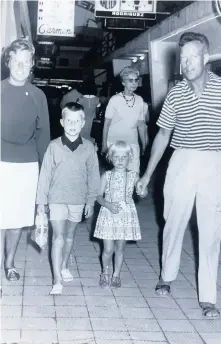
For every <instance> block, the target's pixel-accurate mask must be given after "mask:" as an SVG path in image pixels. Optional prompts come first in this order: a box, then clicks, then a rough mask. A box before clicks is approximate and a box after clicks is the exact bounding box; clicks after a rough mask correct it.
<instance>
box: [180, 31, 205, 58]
mask: <svg viewBox="0 0 221 344" xmlns="http://www.w3.org/2000/svg"><path fill="white" fill-rule="evenodd" d="M193 41H197V42H199V43H201V44H202V46H203V51H204V53H208V52H209V40H208V38H207V37H206V36H205V35H203V34H202V33H198V32H184V33H183V34H182V36H181V37H180V41H179V47H180V48H182V47H183V46H184V45H185V44H187V43H189V42H193Z"/></svg>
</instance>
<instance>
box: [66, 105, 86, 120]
mask: <svg viewBox="0 0 221 344" xmlns="http://www.w3.org/2000/svg"><path fill="white" fill-rule="evenodd" d="M66 110H70V111H73V112H77V111H81V112H82V119H83V120H85V113H84V107H83V106H82V105H81V104H79V103H75V102H69V103H67V104H66V105H65V107H64V108H63V109H62V112H61V116H62V118H63V119H64V117H65V112H66Z"/></svg>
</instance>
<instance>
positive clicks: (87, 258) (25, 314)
mask: <svg viewBox="0 0 221 344" xmlns="http://www.w3.org/2000/svg"><path fill="white" fill-rule="evenodd" d="M153 209H154V208H153V205H152V201H151V199H150V197H149V198H147V199H146V200H142V201H140V202H139V204H138V212H139V217H140V221H141V224H142V236H143V239H142V241H140V242H138V243H137V244H135V243H133V244H128V245H127V248H126V254H125V264H124V266H123V271H122V288H121V289H119V290H110V289H103V290H102V289H100V288H99V287H98V280H99V274H100V264H99V259H98V256H99V253H100V247H99V244H98V243H97V242H93V241H90V240H89V230H88V228H87V226H86V224H85V223H84V222H83V223H82V224H81V226H80V228H79V229H78V232H77V235H76V241H75V247H74V252H73V254H72V256H71V262H70V267H71V271H72V272H73V274H74V277H75V279H74V281H73V282H72V283H69V284H66V285H65V287H64V292H63V295H62V296H57V297H53V296H49V294H48V293H49V291H50V288H51V272H50V267H49V262H48V257H47V255H48V252H47V251H44V252H43V253H42V254H39V253H38V252H36V251H35V250H34V248H33V247H32V246H30V245H29V244H27V243H26V233H23V236H22V239H21V242H20V244H19V248H18V252H17V258H16V265H17V267H18V268H19V271H20V273H21V279H20V280H19V281H18V282H16V283H15V282H14V283H9V282H8V281H6V280H5V279H4V278H3V298H2V300H1V304H2V306H1V325H2V332H1V335H2V338H1V341H0V342H1V343H7V344H9V343H23V344H25V343H26V344H31V343H37V344H40V343H42V344H52V343H59V344H65V343H66V344H70V343H73V344H151V343H152V344H153V343H154V344H166V343H170V344H202V343H204V344H220V343H221V320H220V319H219V320H205V319H203V317H202V316H201V311H200V309H199V306H198V302H197V293H196V282H195V272H194V269H195V264H194V259H193V249H192V241H191V235H190V232H189V231H187V232H186V235H185V239H184V246H183V251H182V258H181V265H180V272H179V276H178V278H177V280H176V282H175V283H174V284H173V289H172V291H173V294H172V296H170V297H157V295H156V294H155V293H154V287H155V284H156V281H157V279H158V274H159V254H158V244H157V241H158V226H157V223H156V220H155V215H154V210H153ZM218 284H219V292H218V305H219V307H220V308H221V295H220V294H221V266H220V267H219V273H218Z"/></svg>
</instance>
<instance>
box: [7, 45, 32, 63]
mask: <svg viewBox="0 0 221 344" xmlns="http://www.w3.org/2000/svg"><path fill="white" fill-rule="evenodd" d="M19 50H20V51H23V50H27V51H29V52H30V53H31V57H32V60H33V59H34V55H35V48H34V46H33V44H32V43H31V42H30V41H27V40H26V39H16V40H15V41H13V42H12V43H11V44H10V45H9V46H8V47H7V48H6V49H5V50H4V53H3V59H4V62H5V65H6V66H7V67H8V64H9V61H10V58H11V55H12V53H14V54H16V53H17V51H19Z"/></svg>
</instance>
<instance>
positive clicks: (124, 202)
mask: <svg viewBox="0 0 221 344" xmlns="http://www.w3.org/2000/svg"><path fill="white" fill-rule="evenodd" d="M136 181H137V173H136V172H134V171H127V172H126V171H125V172H112V171H107V172H106V187H105V200H106V201H108V202H119V203H120V205H121V207H122V210H121V211H120V212H119V213H118V214H113V213H112V212H111V211H110V210H109V209H107V208H105V207H101V209H100V213H99V215H98V219H97V224H96V228H95V232H94V237H96V238H100V239H108V240H140V239H141V233H140V225H139V220H138V216H137V210H136V207H135V204H134V201H133V198H132V195H133V190H134V186H135V183H136Z"/></svg>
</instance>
